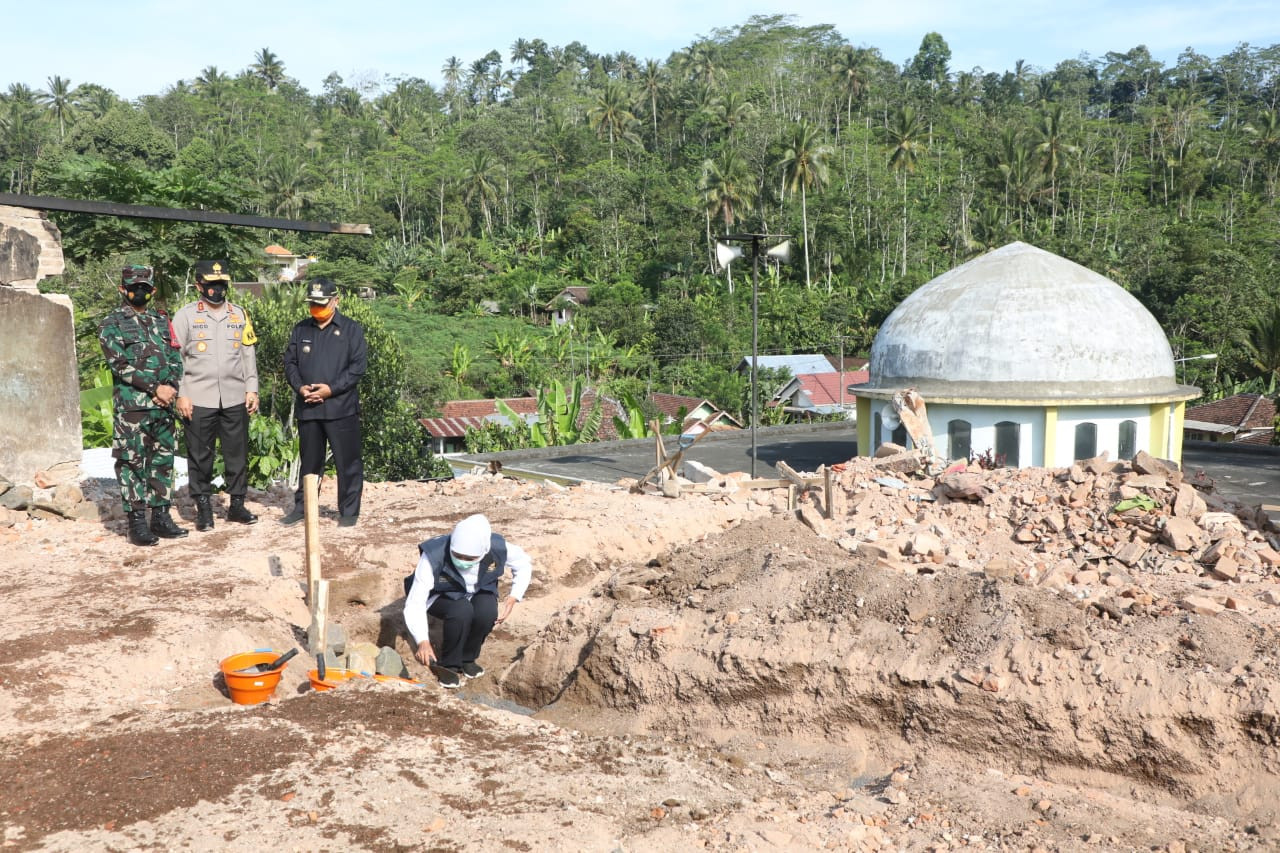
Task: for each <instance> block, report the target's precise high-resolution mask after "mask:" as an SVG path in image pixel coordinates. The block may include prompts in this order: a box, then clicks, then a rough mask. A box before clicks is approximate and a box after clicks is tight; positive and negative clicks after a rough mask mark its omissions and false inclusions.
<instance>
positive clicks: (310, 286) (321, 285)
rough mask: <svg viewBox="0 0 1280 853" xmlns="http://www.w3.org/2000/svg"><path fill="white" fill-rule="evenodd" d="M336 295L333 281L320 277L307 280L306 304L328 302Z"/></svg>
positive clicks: (336, 288) (336, 290)
mask: <svg viewBox="0 0 1280 853" xmlns="http://www.w3.org/2000/svg"><path fill="white" fill-rule="evenodd" d="M337 295H338V285H336V284H334V282H333V279H328V278H325V277H324V276H322V275H321V276H316V277H315V278H310V279H307V301H308V302H316V303H322V302H328V301H329V300H330V299H332V298H333V297H335V296H337Z"/></svg>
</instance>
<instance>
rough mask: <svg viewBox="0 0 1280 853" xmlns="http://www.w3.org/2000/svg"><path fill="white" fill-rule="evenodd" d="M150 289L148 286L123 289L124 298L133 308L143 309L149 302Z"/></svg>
mask: <svg viewBox="0 0 1280 853" xmlns="http://www.w3.org/2000/svg"><path fill="white" fill-rule="evenodd" d="M151 294H152V289H151V285H149V284H142V285H136V284H135V285H133V286H132V287H127V288H125V291H124V298H125V300H126V301H127V302H128V303H129V304H130V305H132V306H133V307H134V308H145V307H146V304H147V303H148V302H150V301H151Z"/></svg>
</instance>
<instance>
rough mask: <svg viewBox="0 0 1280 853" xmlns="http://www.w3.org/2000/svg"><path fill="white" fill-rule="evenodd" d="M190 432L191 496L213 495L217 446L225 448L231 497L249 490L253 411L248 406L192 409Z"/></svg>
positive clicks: (189, 477) (196, 407)
mask: <svg viewBox="0 0 1280 853" xmlns="http://www.w3.org/2000/svg"><path fill="white" fill-rule="evenodd" d="M186 431H187V478H188V479H189V481H190V482H189V484H188V486H187V488H188V490H189V491H190V492H191V496H192V497H193V498H194V497H200V496H202V495H208V494H212V491H213V485H212V484H211V482H210V481H211V480H212V479H213V454H214V442H215V441H216V442H217V443H218V444H219V445H221V447H222V463H223V466H224V473H223V475H222V476H223V479H224V480H225V481H226V486H227V494H229V495H239V496H243V495H244V494H245V492H247V491H248V490H249V410H248V408H246V407H245V404H244V403H241V404H240V405H238V406H226V407H224V408H220V409H210V408H205V407H204V406H192V407H191V420H189V421H187V423H186Z"/></svg>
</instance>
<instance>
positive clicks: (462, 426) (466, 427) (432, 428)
mask: <svg viewBox="0 0 1280 853" xmlns="http://www.w3.org/2000/svg"><path fill="white" fill-rule="evenodd" d="M418 423H420V424H422V426H423V427H425V428H426V430H427V432H428V433H430V434H431V436H432V437H433V438H462V437H463V436H464V435H466V434H467V433H468V432H470V431H471V430H473V429H479V428H480V427H482V426H484V424H485V419H484V418H419V419H418Z"/></svg>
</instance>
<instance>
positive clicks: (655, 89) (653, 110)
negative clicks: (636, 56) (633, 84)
mask: <svg viewBox="0 0 1280 853" xmlns="http://www.w3.org/2000/svg"><path fill="white" fill-rule="evenodd" d="M665 86H666V81H665V79H664V75H663V72H662V66H661V65H659V64H658V61H657V60H656V59H646V60H645V61H644V70H643V71H641V72H640V88H641V89H642V90H643V91H644V94H645V96H646V97H647V98H648V100H649V116H650V117H651V118H652V119H653V144H654V147H655V148H656V147H657V145H658V96H659V95H660V94H661V93H662V90H663V89H664V88H665Z"/></svg>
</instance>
